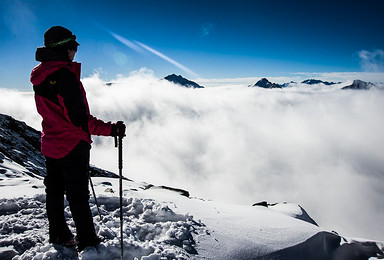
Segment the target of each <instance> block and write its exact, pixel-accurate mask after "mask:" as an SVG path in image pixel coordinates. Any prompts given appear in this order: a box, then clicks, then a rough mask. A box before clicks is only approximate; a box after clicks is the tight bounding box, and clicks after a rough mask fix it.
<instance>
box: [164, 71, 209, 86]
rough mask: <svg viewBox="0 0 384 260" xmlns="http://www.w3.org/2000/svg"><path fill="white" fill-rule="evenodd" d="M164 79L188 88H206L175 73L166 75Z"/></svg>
mask: <svg viewBox="0 0 384 260" xmlns="http://www.w3.org/2000/svg"><path fill="white" fill-rule="evenodd" d="M164 79H165V80H168V81H170V82H173V83H175V84H177V85H180V86H182V87H186V88H204V87H203V86H200V85H199V84H197V83H196V82H193V81H191V80H188V79H186V78H183V77H182V76H181V75H178V76H177V75H175V74H172V75H168V76H166V77H165V78H164Z"/></svg>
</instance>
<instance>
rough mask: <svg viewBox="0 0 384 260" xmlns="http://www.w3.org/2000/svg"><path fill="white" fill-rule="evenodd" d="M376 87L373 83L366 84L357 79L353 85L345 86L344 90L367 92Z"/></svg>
mask: <svg viewBox="0 0 384 260" xmlns="http://www.w3.org/2000/svg"><path fill="white" fill-rule="evenodd" d="M374 86H375V84H373V83H371V82H365V81H362V80H359V79H356V80H354V81H353V83H352V85H349V86H345V87H344V88H342V89H362V90H367V89H370V88H372V87H374Z"/></svg>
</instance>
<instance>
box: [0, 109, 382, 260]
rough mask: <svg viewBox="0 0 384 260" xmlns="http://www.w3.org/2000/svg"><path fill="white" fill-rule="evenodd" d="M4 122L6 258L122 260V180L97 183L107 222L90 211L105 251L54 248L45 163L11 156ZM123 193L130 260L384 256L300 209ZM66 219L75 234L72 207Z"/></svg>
mask: <svg viewBox="0 0 384 260" xmlns="http://www.w3.org/2000/svg"><path fill="white" fill-rule="evenodd" d="M0 119H1V120H0V123H1V124H0V128H1V132H0V135H1V136H2V137H3V139H2V145H3V146H2V149H3V150H2V152H0V194H1V199H0V216H1V217H0V259H15V260H16V259H119V257H120V240H119V225H120V222H119V198H118V195H117V194H118V179H116V178H111V177H94V178H93V183H94V186H95V190H96V194H97V199H98V203H99V204H100V209H101V215H102V219H100V217H99V216H98V212H97V208H96V206H95V202H94V199H93V198H91V199H90V204H91V206H92V212H93V215H94V222H95V225H96V228H97V232H98V234H99V235H101V236H103V237H105V241H104V242H103V243H101V244H100V246H99V247H98V248H96V249H95V248H87V249H86V250H85V251H83V252H81V253H80V254H78V253H77V251H76V250H75V249H69V248H63V247H61V246H57V245H52V244H49V243H48V238H47V219H46V215H45V209H44V203H45V196H44V186H43V183H42V181H43V177H42V176H43V174H41V175H38V174H32V171H36V168H35V169H33V167H32V168H31V167H30V166H31V165H32V164H31V162H33V161H35V162H41V157H39V156H38V155H34V154H33V153H30V152H29V151H23V150H17V149H15V148H11V147H9V149H8V152H7V155H6V154H5V152H4V144H7V142H9V143H10V142H11V140H8V139H7V138H5V137H6V134H5V133H8V135H10V136H12V131H9V129H8V128H7V126H8V124H7V122H8V123H9V122H11V121H10V120H11V119H10V118H9V117H4V116H3V115H0ZM4 122H6V123H5V124H4ZM12 122H13V121H12ZM16 123H17V122H16ZM17 124H19V123H17ZM26 129H27V128H26ZM26 129H24V132H25V131H26ZM22 131H23V130H22ZM15 134H16V133H15ZM18 134H19V133H18ZM18 138H19V142H21V143H23V144H25V145H24V146H20V147H27V146H28V145H27V143H28V142H27V143H25V142H24V141H25V140H20V138H21V137H20V135H19V136H18ZM19 144H20V143H19ZM16 147H19V146H16ZM19 149H21V148H19ZM23 149H24V148H23ZM31 149H33V148H31ZM14 153H16V154H21V155H22V156H21V158H24V160H23V161H20V162H16V161H15V160H12V159H11V158H10V157H9V156H10V155H12V154H14ZM36 164H37V163H36ZM123 187H124V202H123V215H124V250H125V251H124V252H125V255H124V258H125V259H136V258H137V259H368V258H369V257H371V256H372V257H371V259H378V258H379V257H382V256H383V248H384V244H383V243H382V242H375V241H367V240H363V239H355V240H352V239H350V238H343V237H342V236H339V235H338V234H336V233H332V232H329V231H327V230H324V229H323V228H321V227H318V226H317V225H316V224H315V222H314V221H313V220H312V219H311V218H310V217H309V216H308V215H307V213H306V212H305V211H304V210H303V209H302V208H301V207H300V206H298V205H295V204H288V203H280V204H268V203H265V202H263V203H260V204H258V205H255V206H250V205H249V206H244V205H233V204H224V203H217V202H213V201H206V200H204V199H200V198H191V197H189V196H188V193H187V192H183V191H182V190H177V189H172V188H168V187H157V186H153V185H150V184H147V183H139V182H134V181H130V180H124V185H123ZM65 212H66V215H67V217H68V223H69V224H70V228H71V229H73V231H74V232H75V226H74V223H73V221H72V220H71V218H70V216H71V213H70V210H69V207H68V205H66V209H65ZM379 224H380V223H378V225H379Z"/></svg>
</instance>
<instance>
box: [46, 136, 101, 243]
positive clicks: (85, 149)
mask: <svg viewBox="0 0 384 260" xmlns="http://www.w3.org/2000/svg"><path fill="white" fill-rule="evenodd" d="M89 151H90V145H89V144H88V143H87V142H85V141H80V143H79V144H78V145H77V146H76V147H75V148H74V149H73V150H72V151H71V152H70V153H69V154H68V155H67V156H65V157H63V158H61V159H52V158H48V157H46V167H47V176H46V177H45V179H44V184H45V187H46V189H45V191H46V207H47V215H48V221H49V241H50V242H51V243H58V244H61V243H64V242H66V241H68V240H69V239H70V238H72V237H73V235H72V233H71V231H70V230H69V228H68V226H67V223H66V220H65V216H64V193H65V195H66V198H67V200H68V203H69V207H70V210H71V213H72V217H73V220H74V222H75V225H76V231H77V237H78V239H79V246H80V245H81V246H83V247H85V246H93V245H94V241H96V238H97V237H96V233H95V227H94V225H93V219H92V214H91V210H90V208H89V203H88V200H89V189H88V178H89V177H88V176H89Z"/></svg>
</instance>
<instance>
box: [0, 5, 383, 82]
mask: <svg viewBox="0 0 384 260" xmlns="http://www.w3.org/2000/svg"><path fill="white" fill-rule="evenodd" d="M383 10H384V2H383V1H380V0H376V1H371V0H363V1H354V0H348V1H347V0H344V1H337V0H332V1H326V0H322V1H319V0H318V1H308V0H307V1H286V0H279V1H265V0H263V1H259V0H253V1H251V0H250V1H242V0H237V1H234V0H233V1H225V0H220V1H209V0H193V1H192V0H163V1H160V0H135V1H116V0H109V1H95V0H93V1H79V0H66V1H58V0H44V1H43V0H24V1H22V0H1V2H0V15H1V18H0V32H1V41H0V55H1V57H2V62H1V65H0V66H1V67H0V70H1V77H0V88H4V87H8V88H12V87H14V88H18V89H28V88H30V84H29V81H28V78H29V74H30V70H31V69H32V68H33V67H34V66H35V65H37V62H36V61H35V60H34V52H35V50H36V47H38V46H42V45H43V34H44V32H45V31H46V29H48V28H49V27H50V26H53V25H62V26H65V27H67V28H69V29H70V30H71V31H72V32H73V33H74V34H76V35H77V37H78V41H79V43H80V44H81V45H80V47H79V51H78V54H77V56H76V60H77V61H79V62H82V63H83V76H87V75H90V74H92V73H93V72H94V71H95V70H96V69H99V70H101V71H102V72H101V76H102V77H103V78H105V79H106V80H108V79H112V78H114V77H115V75H116V74H124V75H127V74H128V73H129V72H131V71H133V70H137V69H140V68H141V67H146V68H149V69H151V70H153V71H154V72H155V75H156V76H158V77H164V76H166V75H168V74H171V73H176V74H182V75H183V76H185V77H187V78H191V79H193V78H196V77H202V78H232V77H252V76H259V75H264V76H283V75H287V74H289V73H294V72H356V71H357V72H358V71H363V70H369V66H368V67H367V66H365V67H362V65H361V58H360V57H359V52H361V51H362V50H367V51H368V52H369V53H377V52H378V51H379V54H380V50H383V49H384V33H383V32H384V18H383ZM111 33H114V35H115V36H116V35H118V36H119V37H123V38H124V39H126V40H129V41H130V42H129V43H130V44H134V47H135V49H133V48H130V47H128V46H126V45H124V44H123V43H122V42H121V41H119V40H118V39H117V38H116V37H113V36H112V34H111ZM120 39H122V38H120ZM142 44H144V45H142ZM143 46H146V47H148V48H145V47H143ZM149 48H150V49H149ZM150 50H152V51H150ZM155 51H157V52H159V53H161V54H163V55H165V56H166V57H168V58H170V59H172V60H173V61H175V62H177V64H176V65H175V63H172V62H170V60H169V59H168V60H166V59H165V58H164V56H163V57H160V56H159V55H156V54H154V52H155ZM383 56H384V54H383V55H381V54H380V55H378V56H377V55H376V56H374V57H373V59H374V60H376V61H377V62H379V63H380V62H382V60H383ZM182 66H183V67H182ZM377 68H379V70H380V69H381V68H382V67H381V66H379V67H376V69H375V70H377Z"/></svg>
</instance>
